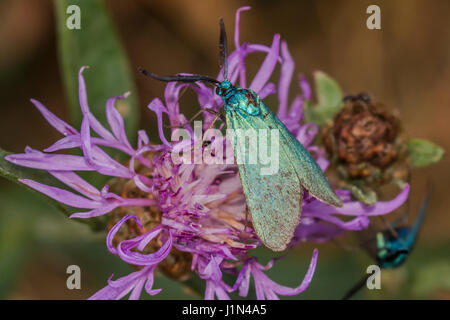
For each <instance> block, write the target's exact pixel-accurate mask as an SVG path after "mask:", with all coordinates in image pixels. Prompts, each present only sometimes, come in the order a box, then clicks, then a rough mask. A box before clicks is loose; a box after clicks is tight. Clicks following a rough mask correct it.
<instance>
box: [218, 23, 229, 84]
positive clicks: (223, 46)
mask: <svg viewBox="0 0 450 320" xmlns="http://www.w3.org/2000/svg"><path fill="white" fill-rule="evenodd" d="M219 24H220V38H219V50H220V57H219V59H220V66H221V67H223V78H224V79H227V78H228V46H227V33H226V31H225V24H224V23H223V19H222V18H220V21H219Z"/></svg>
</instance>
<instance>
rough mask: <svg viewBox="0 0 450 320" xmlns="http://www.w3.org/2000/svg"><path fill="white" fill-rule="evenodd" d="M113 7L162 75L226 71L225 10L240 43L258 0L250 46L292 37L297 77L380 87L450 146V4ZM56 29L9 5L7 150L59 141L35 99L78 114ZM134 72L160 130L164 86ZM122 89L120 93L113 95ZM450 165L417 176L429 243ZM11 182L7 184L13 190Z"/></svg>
mask: <svg viewBox="0 0 450 320" xmlns="http://www.w3.org/2000/svg"><path fill="white" fill-rule="evenodd" d="M106 3H107V5H108V7H109V9H110V13H111V15H112V18H113V21H114V23H115V24H116V27H117V30H118V32H119V35H120V38H121V40H122V42H123V44H124V47H125V50H126V53H127V55H128V57H129V59H130V65H131V66H132V67H133V68H136V67H137V66H138V65H143V66H145V67H146V68H148V69H150V70H152V71H153V72H155V73H159V74H173V73H176V72H193V73H199V74H207V75H215V74H216V72H217V70H218V58H217V55H218V50H217V42H218V19H219V17H223V18H224V20H225V23H226V25H227V26H228V38H229V43H230V46H231V48H230V50H231V49H233V41H232V39H233V38H232V37H233V36H234V32H233V31H234V16H235V11H236V9H237V8H239V7H241V6H243V5H248V4H249V5H251V6H252V10H250V11H247V12H244V13H242V16H241V17H242V18H241V41H249V42H252V43H263V44H267V45H270V43H271V41H272V37H273V34H274V33H280V34H281V36H282V38H284V39H285V40H286V41H287V42H288V45H289V49H290V51H291V54H292V56H293V58H294V61H295V62H296V72H301V73H304V74H306V75H307V76H308V78H309V79H311V73H312V72H313V71H315V70H323V71H325V72H326V73H328V74H329V75H331V76H332V77H333V78H335V79H336V80H337V81H338V82H339V83H340V85H341V87H342V88H343V90H344V91H345V92H346V93H357V92H360V91H367V92H369V93H371V95H372V96H373V97H374V98H375V100H379V101H382V102H384V103H385V104H386V105H387V106H389V107H391V108H396V109H398V110H399V111H400V115H401V118H402V119H403V123H404V128H405V130H406V131H407V132H408V134H409V136H410V137H421V138H425V139H429V140H431V141H433V142H435V143H436V144H438V145H440V146H441V147H443V148H444V149H446V150H447V151H448V150H450V135H449V131H450V129H449V124H448V121H449V119H450V85H449V81H450V1H448V0H433V1H424V0H395V1H393V0H390V1H372V0H370V1H365V0H341V1H333V0H317V1H299V0H296V1H293V0H292V1H269V0H265V1H229V0H227V1H225V0H223V1H211V0H196V1H192V0H164V1H150V0H148V1H145V0H135V1H120V0H111V1H106ZM74 4H76V1H74ZM370 4H377V5H379V6H380V7H381V25H382V29H381V30H368V29H367V28H366V19H367V17H368V15H367V14H366V13H365V12H366V8H367V6H368V5H370ZM81 19H83V18H81ZM81 24H83V20H82V22H81ZM54 25H55V21H54V16H53V4H52V2H51V1H47V0H40V1H30V0H14V1H13V0H3V1H1V2H0V43H1V49H0V83H1V86H0V101H1V103H2V107H1V117H0V146H1V147H2V148H3V149H6V150H8V151H14V152H21V151H22V150H23V149H24V147H25V146H26V145H30V146H32V147H34V148H37V149H41V148H44V147H46V146H48V145H50V144H51V143H52V142H54V141H55V140H56V139H57V138H58V135H57V133H56V132H55V131H53V130H52V128H51V127H50V126H49V125H47V124H46V122H45V120H43V118H41V116H40V114H39V113H38V112H37V111H36V110H35V108H34V107H33V106H32V105H31V103H30V102H29V98H36V99H38V100H40V101H41V102H43V103H44V104H45V105H46V106H47V107H48V108H49V109H51V110H52V111H54V112H55V113H56V114H57V115H60V116H62V117H63V118H64V119H68V109H67V107H68V106H67V103H66V102H65V97H64V93H63V87H62V86H63V84H62V78H61V74H60V70H59V65H58V59H57V46H56V35H55V28H54ZM260 58H262V57H258V58H256V60H255V61H256V62H255V65H257V62H258V61H260V60H258V59H260ZM134 76H135V80H136V83H137V84H138V92H137V93H133V94H136V95H138V96H139V100H140V106H141V128H145V129H146V130H147V132H149V133H150V135H151V136H152V137H156V134H155V118H154V117H153V114H152V112H150V111H149V110H148V109H147V108H146V106H147V104H148V103H149V102H150V100H151V99H153V98H154V97H155V96H159V97H161V96H162V94H163V91H162V89H163V88H164V86H163V85H162V84H160V83H158V82H156V81H150V80H148V79H145V78H144V77H142V76H140V75H139V74H138V73H137V72H135V74H134ZM291 91H294V90H292V89H291ZM293 93H295V92H293ZM116 94H118V93H117V92H111V96H112V95H116ZM183 99H186V104H189V103H190V102H193V101H194V100H193V97H192V96H190V95H189V94H186V98H183ZM449 167H450V159H449V157H448V156H446V157H445V158H444V159H443V161H441V162H440V163H439V164H437V165H435V166H433V167H430V168H425V169H416V171H415V172H414V175H413V188H412V198H411V199H412V200H411V201H412V206H413V207H414V208H415V207H417V205H418V204H419V201H420V198H421V195H422V194H423V191H424V189H425V185H426V181H427V180H428V179H430V180H431V181H432V182H433V186H434V193H433V195H432V203H431V207H430V211H429V215H428V217H427V220H426V222H425V224H424V226H423V233H422V234H421V239H422V240H421V241H424V242H427V243H428V244H429V245H433V244H439V243H441V244H442V243H447V244H448V243H449V241H450V233H449V230H450V228H449V227H450V214H449V213H448V208H449V207H450V197H449V196H448V193H449V191H450V170H449ZM9 186H10V185H9V184H6V182H5V183H4V181H2V189H1V190H2V192H5V191H4V190H6V189H7V188H9ZM0 214H3V213H0ZM414 214H415V213H414ZM448 252H449V253H450V250H449V251H448ZM447 257H448V256H447ZM38 268H44V269H45V266H42V265H40V266H39V267H38ZM0 277H1V275H0ZM29 277H31V275H29ZM21 290H22V291H20V292H22V295H20V294H19V297H48V296H46V295H45V294H44V295H42V293H39V292H38V293H29V294H28V296H27V293H23V292H27V291H26V289H23V287H22V289H21ZM24 290H25V291H24ZM50 297H51V296H50ZM71 297H74V296H71Z"/></svg>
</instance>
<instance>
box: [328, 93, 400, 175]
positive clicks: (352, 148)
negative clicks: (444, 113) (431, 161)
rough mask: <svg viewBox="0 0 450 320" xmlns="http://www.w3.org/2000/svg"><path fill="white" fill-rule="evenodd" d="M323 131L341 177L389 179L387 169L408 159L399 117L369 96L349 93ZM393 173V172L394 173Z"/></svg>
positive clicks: (329, 151)
mask: <svg viewBox="0 0 450 320" xmlns="http://www.w3.org/2000/svg"><path fill="white" fill-rule="evenodd" d="M344 102H345V106H344V108H343V109H342V110H341V111H340V112H339V113H338V114H337V115H336V116H335V118H334V122H333V123H332V124H331V125H328V126H327V127H326V128H325V129H324V131H323V143H324V145H325V148H326V150H327V151H328V153H329V154H330V155H331V157H330V158H331V159H332V162H333V164H334V165H335V166H336V167H337V168H338V172H339V173H340V175H341V178H344V179H346V180H347V179H360V180H361V179H362V180H367V182H378V183H380V182H386V180H389V179H392V178H393V177H392V175H390V176H389V177H387V176H386V175H385V173H386V172H387V171H386V169H388V168H391V167H392V166H393V164H395V163H396V162H397V161H401V160H404V158H405V152H404V151H405V147H404V142H405V140H404V139H403V137H402V134H401V127H400V122H399V119H398V118H397V117H396V116H395V115H394V114H393V113H392V112H389V111H387V110H386V109H385V108H384V107H383V105H381V104H379V103H376V104H374V103H372V101H371V100H370V98H369V96H368V95H366V94H359V95H358V96H347V97H345V98H344ZM390 173H391V174H392V172H390Z"/></svg>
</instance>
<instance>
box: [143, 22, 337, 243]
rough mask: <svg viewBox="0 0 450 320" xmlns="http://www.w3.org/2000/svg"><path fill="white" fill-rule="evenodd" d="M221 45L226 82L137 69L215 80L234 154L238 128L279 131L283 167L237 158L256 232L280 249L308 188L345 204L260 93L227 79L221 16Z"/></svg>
mask: <svg viewBox="0 0 450 320" xmlns="http://www.w3.org/2000/svg"><path fill="white" fill-rule="evenodd" d="M219 48H220V58H221V64H222V66H223V73H224V80H223V81H218V80H216V79H213V78H210V77H207V76H201V75H192V76H185V75H175V76H158V75H156V74H153V73H151V72H148V71H146V70H144V69H142V68H139V71H140V72H141V73H143V74H144V75H146V76H148V77H150V78H153V79H156V80H160V81H165V82H171V81H180V82H197V81H203V82H207V83H210V84H213V85H214V86H215V87H216V94H217V95H218V96H220V97H221V98H222V100H223V103H224V105H223V109H224V113H225V121H226V125H227V129H232V130H233V131H235V132H237V134H235V139H233V151H234V154H235V158H237V150H239V149H240V150H242V147H244V148H243V149H244V150H246V148H245V144H246V142H245V137H243V136H242V134H240V133H239V132H245V131H246V130H248V129H253V130H255V131H256V132H260V130H266V131H272V130H276V131H278V137H279V141H277V142H278V144H279V145H278V150H279V154H278V158H279V162H278V163H279V166H278V170H277V171H276V172H275V173H273V174H270V175H263V174H261V164H260V163H248V162H246V161H244V162H243V163H239V162H238V163H237V165H238V169H239V175H240V179H241V183H242V187H243V192H244V195H245V199H246V204H247V210H248V212H249V213H250V216H251V221H252V224H253V228H254V230H255V232H256V234H257V235H258V237H259V238H260V240H261V241H262V242H263V244H264V245H265V246H266V247H268V248H270V249H271V250H273V251H282V250H284V249H285V248H286V246H287V245H288V243H289V242H290V241H291V239H292V237H293V234H294V230H295V228H296V227H297V225H298V224H299V221H300V215H301V209H302V202H303V197H304V191H305V190H306V191H307V192H309V194H310V195H312V196H313V197H315V198H317V199H319V200H321V201H323V202H325V203H327V204H329V205H332V206H336V207H341V206H342V202H341V200H340V199H339V197H338V196H337V195H336V193H335V192H334V191H333V189H332V188H331V186H330V183H329V181H328V179H327V177H326V176H325V174H324V173H323V171H322V170H321V168H320V167H319V165H318V164H317V163H316V162H315V160H314V159H313V158H312V156H311V155H310V154H309V152H308V151H307V150H306V149H305V147H304V146H303V145H302V144H301V143H300V142H299V141H298V140H297V139H296V138H295V137H294V136H293V135H292V134H291V133H290V132H289V130H288V129H287V128H286V126H285V125H284V124H283V123H282V122H281V121H280V120H279V119H278V118H277V116H276V115H275V114H274V113H273V112H272V111H271V110H270V108H269V107H268V106H267V105H266V104H265V103H264V102H263V101H262V100H261V99H260V98H259V96H258V95H257V94H256V93H255V92H254V91H252V90H250V89H246V88H242V87H239V86H235V85H233V84H232V83H231V82H230V81H229V80H228V61H227V60H228V54H227V38H226V32H225V26H224V23H223V20H222V19H220V41H219ZM216 119H217V117H216ZM268 143H269V144H270V142H268ZM247 152H248V151H247ZM246 156H248V154H246Z"/></svg>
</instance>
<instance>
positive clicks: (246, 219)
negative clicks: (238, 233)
mask: <svg viewBox="0 0 450 320" xmlns="http://www.w3.org/2000/svg"><path fill="white" fill-rule="evenodd" d="M247 227H248V208H245V224H244V232H247Z"/></svg>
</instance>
